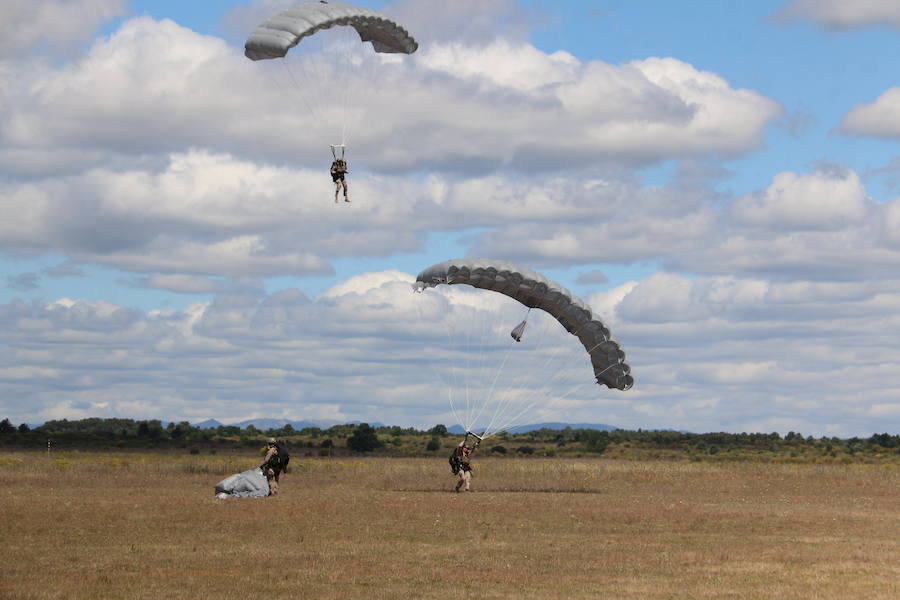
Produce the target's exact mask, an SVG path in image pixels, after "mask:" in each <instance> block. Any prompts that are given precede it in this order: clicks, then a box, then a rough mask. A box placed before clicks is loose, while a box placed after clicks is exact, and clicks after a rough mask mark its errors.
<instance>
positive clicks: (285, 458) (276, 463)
mask: <svg viewBox="0 0 900 600" xmlns="http://www.w3.org/2000/svg"><path fill="white" fill-rule="evenodd" d="M275 449H276V450H278V452H277V453H276V454H275V456H273V457H272V458H270V459H269V462H268V463H267V464H268V467H269V468H270V469H272V470H273V471H275V472H276V473H286V472H287V468H288V463H289V462H291V455H290V454H288V451H287V450H285V449H284V447H283V446H281V445H280V444H276V445H275Z"/></svg>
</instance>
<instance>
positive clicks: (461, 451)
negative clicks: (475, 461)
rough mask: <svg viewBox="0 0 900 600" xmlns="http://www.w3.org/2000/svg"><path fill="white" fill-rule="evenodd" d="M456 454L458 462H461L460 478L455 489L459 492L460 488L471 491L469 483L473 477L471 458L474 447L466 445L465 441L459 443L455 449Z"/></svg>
mask: <svg viewBox="0 0 900 600" xmlns="http://www.w3.org/2000/svg"><path fill="white" fill-rule="evenodd" d="M454 453H455V454H456V459H457V463H458V464H459V473H458V474H457V475H458V476H459V479H458V480H457V481H456V487H455V488H453V489H454V490H455V491H457V492H459V490H460V488H462V490H463V491H464V492H468V491H471V490H469V484H470V482H471V479H472V464H471V463H470V460H471V458H472V449H471V448H469V447H468V446H466V443H465V441H462V442H460V443H459V446H457V447H456V450H454Z"/></svg>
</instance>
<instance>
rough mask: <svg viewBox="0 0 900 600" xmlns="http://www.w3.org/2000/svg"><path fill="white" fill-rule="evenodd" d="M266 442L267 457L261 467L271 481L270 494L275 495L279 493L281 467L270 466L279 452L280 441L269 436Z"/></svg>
mask: <svg viewBox="0 0 900 600" xmlns="http://www.w3.org/2000/svg"><path fill="white" fill-rule="evenodd" d="M266 443H267V444H268V448H267V449H266V457H265V458H264V459H263V463H262V464H261V465H260V466H259V468H260V469H262V472H263V474H264V475H265V476H266V479H267V480H268V482H269V495H270V496H274V495H275V494H277V493H278V477H279V476H280V475H281V469H278V470H276V469H273V468H272V467H271V466H269V463H270V462H271V461H272V457H273V456H275V455H276V454H278V442H277V441H276V440H275V438H269V439H268V440H266Z"/></svg>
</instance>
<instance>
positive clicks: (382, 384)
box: [0, 271, 900, 436]
mask: <svg viewBox="0 0 900 600" xmlns="http://www.w3.org/2000/svg"><path fill="white" fill-rule="evenodd" d="M411 279H412V277H411V275H409V274H405V273H402V272H399V271H388V272H375V273H366V274H362V275H359V276H356V277H353V278H351V279H348V280H347V281H345V282H342V283H341V284H338V285H337V286H334V287H333V288H332V289H331V290H329V292H328V293H327V294H323V295H322V296H321V297H320V298H318V299H309V298H307V297H306V296H305V295H303V294H302V293H300V292H297V291H296V290H284V291H281V292H278V293H276V294H273V295H270V296H258V295H252V294H251V295H244V296H234V295H229V296H218V297H216V299H215V300H214V301H213V302H211V303H203V304H196V305H192V306H190V307H188V308H187V309H185V310H183V311H177V310H176V311H172V310H169V311H151V312H147V313H141V312H138V311H134V310H130V309H124V308H122V307H118V306H116V305H113V304H110V303H103V302H99V303H94V302H85V301H73V300H70V299H61V300H60V301H58V302H55V303H53V304H52V305H46V306H39V305H25V304H22V303H11V304H8V305H5V306H0V324H2V325H3V327H2V328H0V337H2V340H3V343H4V345H5V347H7V348H9V349H11V350H10V352H9V353H8V356H9V360H8V361H7V366H6V367H4V369H5V370H4V371H3V372H2V373H0V391H3V393H4V394H6V395H8V396H10V395H12V396H15V397H18V398H22V399H23V403H22V405H21V406H22V408H21V409H20V410H19V412H16V413H15V414H13V415H11V416H12V417H13V419H14V420H19V421H22V420H26V421H30V422H34V421H37V420H40V419H41V418H52V417H67V418H78V417H79V416H98V415H99V416H115V415H121V414H128V415H130V416H135V417H139V418H166V419H182V418H206V417H207V416H215V417H217V418H219V419H225V420H238V419H241V418H247V417H250V416H253V415H257V414H266V415H277V416H283V417H286V418H323V417H324V416H326V415H327V416H329V417H333V418H337V419H360V420H368V421H381V422H388V423H397V424H404V425H415V426H419V427H429V426H431V425H433V424H434V423H437V422H444V423H447V424H452V423H453V422H454V421H453V416H452V415H451V414H450V412H451V411H450V408H449V393H450V391H451V390H453V394H454V396H453V397H454V402H455V406H456V410H457V412H458V413H459V412H460V411H464V410H465V409H464V401H465V396H466V389H468V390H469V392H468V393H469V397H470V399H471V398H483V397H484V396H485V395H486V394H488V388H489V387H490V386H491V385H493V384H492V383H491V382H493V377H494V376H495V375H496V374H497V371H496V369H497V367H498V365H500V364H502V363H503V362H504V360H505V361H506V362H505V366H504V368H503V370H501V371H500V379H499V380H498V384H497V387H496V388H495V393H496V394H497V396H495V397H496V398H500V397H503V396H504V395H508V394H513V393H515V394H518V395H519V396H521V397H522V399H525V400H528V401H535V402H537V405H536V406H534V407H532V410H531V411H530V412H529V413H528V414H529V415H530V416H531V418H532V419H538V420H540V419H543V420H568V421H571V422H578V421H581V422H583V421H593V422H608V423H609V422H611V423H613V424H618V425H621V426H625V427H630V426H631V427H638V426H642V427H653V426H660V427H662V426H666V427H678V428H684V429H691V430H698V431H706V430H721V429H727V430H744V431H759V430H763V431H768V430H771V429H778V428H779V427H787V428H789V429H793V430H795V431H796V430H802V431H804V432H805V433H812V434H817V435H819V434H824V433H826V432H827V433H829V435H831V434H834V435H844V436H847V435H865V434H868V433H872V432H873V431H875V430H882V429H884V428H885V427H886V424H885V421H884V420H885V419H891V418H892V417H893V416H894V415H895V409H894V407H895V405H896V403H895V402H894V401H893V398H895V397H896V394H897V393H898V392H900V375H898V374H897V372H896V368H895V366H894V365H895V364H896V362H897V361H898V360H900V352H898V351H897V349H896V347H895V346H896V344H895V342H894V336H893V334H892V332H893V331H895V330H896V327H897V326H898V325H900V319H898V317H896V314H898V310H897V309H898V308H900V281H893V282H871V283H870V284H868V285H866V286H858V285H853V284H827V285H824V284H805V285H799V284H797V283H791V284H773V283H767V282H762V281H759V280H745V279H741V278H734V277H711V278H688V277H681V276H674V275H671V274H664V273H657V274H654V275H652V276H651V277H649V278H647V279H644V280H642V281H637V282H633V283H630V284H628V285H625V286H621V287H619V288H617V289H613V290H610V291H608V292H603V293H599V294H595V295H592V296H591V297H590V301H591V303H592V305H593V306H594V308H595V312H597V314H601V315H603V316H604V317H605V316H606V315H607V314H608V315H610V318H609V319H608V322H609V323H610V324H611V325H612V327H613V333H614V334H615V336H616V338H617V339H618V340H619V342H620V343H621V344H622V346H623V348H624V349H625V351H626V353H627V357H628V361H629V362H630V364H631V365H632V367H633V373H634V375H635V378H636V381H637V384H636V386H635V388H634V389H632V390H629V391H628V392H624V393H621V392H618V391H614V390H606V389H605V388H600V387H598V386H596V384H594V383H593V380H592V378H591V377H590V367H589V365H588V364H587V363H586V361H585V360H584V350H583V348H581V346H580V345H579V344H578V343H577V340H574V338H572V337H571V336H569V335H568V334H565V333H564V332H563V331H562V330H561V328H560V327H559V326H558V324H557V323H555V321H552V320H550V319H541V313H533V314H532V315H531V318H530V319H529V325H528V327H527V328H526V332H525V337H524V338H523V342H522V343H521V344H516V343H515V342H512V341H511V340H510V339H509V330H510V329H512V327H513V326H514V325H515V324H516V323H517V322H518V321H519V320H521V319H522V317H523V316H524V312H525V309H524V307H523V306H521V305H519V304H517V303H515V302H514V301H512V300H510V299H508V298H505V297H503V296H501V295H499V294H492V293H490V292H485V291H475V290H471V289H467V288H466V287H465V286H459V287H455V286H441V287H439V288H436V289H434V290H427V291H426V292H425V293H423V294H414V293H413V292H412V290H411V289H410V281H411ZM39 323H40V324H42V325H40V326H37V324H39ZM486 342H487V344H486ZM510 349H511V350H512V351H513V354H512V355H511V356H510V357H509V358H508V359H504V356H505V355H506V353H507V350H510ZM467 386H468V387H467ZM479 394H481V395H479ZM9 408H10V409H11V408H12V407H9ZM211 411H212V412H211ZM836 423H841V425H840V426H836V425H835V424H836ZM779 430H780V431H781V432H782V433H785V432H786V431H787V429H779Z"/></svg>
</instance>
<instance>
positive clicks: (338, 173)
mask: <svg viewBox="0 0 900 600" xmlns="http://www.w3.org/2000/svg"><path fill="white" fill-rule="evenodd" d="M346 173H347V161H345V160H344V159H343V158H336V159H334V162H333V163H331V179H332V180H333V181H334V201H335V202H338V195H339V194H340V193H341V186H343V188H344V202H350V197H349V196H348V195H347V180H346V179H344V175H345V174H346Z"/></svg>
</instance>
